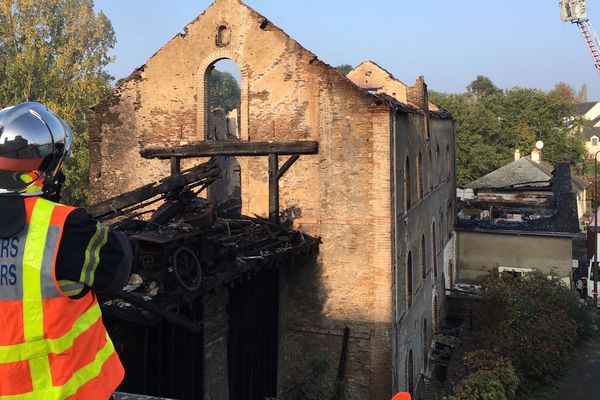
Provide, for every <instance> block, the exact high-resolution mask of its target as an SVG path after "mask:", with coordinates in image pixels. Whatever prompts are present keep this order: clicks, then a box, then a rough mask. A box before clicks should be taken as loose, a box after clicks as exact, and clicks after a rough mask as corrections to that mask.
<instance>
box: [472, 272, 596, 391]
mask: <svg viewBox="0 0 600 400" xmlns="http://www.w3.org/2000/svg"><path fill="white" fill-rule="evenodd" d="M583 313H584V312H582V311H581V308H580V305H579V302H578V300H577V297H576V296H575V294H574V293H572V292H571V291H570V290H569V289H568V288H567V287H566V286H565V285H564V284H563V283H562V282H561V281H560V280H558V279H556V278H552V277H546V276H545V275H543V274H541V273H532V274H528V275H525V276H524V277H522V278H513V277H503V276H496V277H492V278H491V279H489V280H488V282H487V290H486V293H485V295H484V301H483V302H482V304H481V306H480V308H479V310H478V316H479V318H480V320H481V332H480V334H479V340H480V344H481V345H482V346H483V347H484V348H492V349H497V350H498V352H499V353H500V354H501V355H504V356H506V357H508V358H510V360H511V361H512V363H513V365H514V366H515V368H516V370H517V372H518V376H519V378H521V381H527V380H531V381H537V382H547V381H550V380H552V379H553V378H554V377H556V376H557V374H558V372H559V371H560V369H561V367H562V366H563V365H564V363H565V361H566V360H567V357H568V354H569V353H570V350H571V349H572V348H573V346H574V344H575V343H576V341H577V339H578V336H579V335H578V333H579V334H580V335H581V336H579V337H585V335H586V330H587V329H588V328H586V327H585V326H586V324H587V323H588V322H586V321H583V317H582V315H583ZM590 321H591V320H590ZM578 322H579V324H578ZM590 326H591V324H590ZM578 328H580V329H578Z"/></svg>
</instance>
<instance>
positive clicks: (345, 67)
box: [335, 64, 354, 75]
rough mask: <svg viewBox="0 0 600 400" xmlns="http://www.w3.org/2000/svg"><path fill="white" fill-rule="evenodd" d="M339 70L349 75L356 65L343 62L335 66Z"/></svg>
mask: <svg viewBox="0 0 600 400" xmlns="http://www.w3.org/2000/svg"><path fill="white" fill-rule="evenodd" d="M335 69H337V70H338V71H340V72H341V73H342V74H343V75H348V74H349V73H350V71H352V70H353V69H354V67H353V66H352V65H350V64H342V65H338V66H337V67H335Z"/></svg>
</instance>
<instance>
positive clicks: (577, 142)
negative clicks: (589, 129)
mask: <svg viewBox="0 0 600 400" xmlns="http://www.w3.org/2000/svg"><path fill="white" fill-rule="evenodd" d="M567 86H568V85H567ZM557 88H558V89H554V90H552V91H550V92H543V91H541V90H537V89H528V88H519V87H516V88H513V89H510V90H505V91H502V90H500V89H498V88H497V87H496V86H495V85H494V84H493V82H491V81H489V79H488V78H485V77H482V76H479V77H478V78H477V79H476V80H475V81H473V82H472V83H471V84H470V85H469V88H468V90H467V92H466V93H462V94H444V93H436V92H431V93H430V96H429V98H430V100H431V101H433V102H434V103H436V104H438V105H440V106H441V107H443V108H445V109H447V110H448V111H450V112H451V113H452V115H453V117H454V119H455V121H456V123H457V126H456V135H457V142H456V174H457V184H458V185H459V186H463V185H465V184H467V183H468V182H470V181H472V180H474V179H477V178H479V177H481V176H483V175H485V174H487V173H489V172H491V171H493V170H495V169H497V168H500V167H501V166H503V165H505V164H507V163H509V162H511V161H512V159H513V154H514V151H515V148H518V149H520V150H522V154H527V153H528V152H529V150H530V149H531V148H533V146H534V144H535V142H536V141H537V140H539V139H541V140H542V141H543V142H544V144H545V146H544V154H543V159H544V160H545V161H547V162H550V163H554V162H556V161H559V160H569V161H571V163H572V165H579V164H581V160H582V159H583V157H584V155H585V143H584V142H583V138H582V137H581V136H579V135H574V134H573V133H572V131H571V130H569V129H568V128H566V127H565V126H564V125H565V124H564V121H565V119H566V118H568V117H570V116H572V115H573V114H574V112H575V106H574V103H573V98H572V97H571V96H570V94H569V93H567V90H565V89H568V88H566V87H565V84H562V85H561V84H559V85H557Z"/></svg>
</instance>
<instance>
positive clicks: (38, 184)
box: [21, 171, 44, 193]
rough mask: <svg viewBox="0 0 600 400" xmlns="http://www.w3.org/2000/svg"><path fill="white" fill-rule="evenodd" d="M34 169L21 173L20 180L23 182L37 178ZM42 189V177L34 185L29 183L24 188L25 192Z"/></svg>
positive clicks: (29, 181)
mask: <svg viewBox="0 0 600 400" xmlns="http://www.w3.org/2000/svg"><path fill="white" fill-rule="evenodd" d="M38 176H39V175H38V173H37V172H36V171H31V172H26V173H24V174H22V175H21V180H22V181H23V182H25V183H31V182H33V181H35V180H36V179H37V178H38ZM43 189H44V179H40V180H39V181H38V182H36V183H35V185H31V186H29V187H28V188H27V190H25V192H26V193H34V192H41V191H42V190H43Z"/></svg>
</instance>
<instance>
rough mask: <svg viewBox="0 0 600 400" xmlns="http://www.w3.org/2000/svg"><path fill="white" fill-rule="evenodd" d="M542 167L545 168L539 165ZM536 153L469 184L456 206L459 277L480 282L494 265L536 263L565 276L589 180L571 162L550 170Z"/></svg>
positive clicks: (515, 268) (516, 267) (523, 267)
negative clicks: (583, 191)
mask: <svg viewBox="0 0 600 400" xmlns="http://www.w3.org/2000/svg"><path fill="white" fill-rule="evenodd" d="M540 168H543V169H540ZM546 171H547V167H546V166H541V167H540V165H539V159H537V161H536V158H535V156H534V158H533V161H532V158H531V157H529V156H528V157H523V158H520V159H517V160H515V161H514V162H512V163H510V164H507V165H505V166H503V167H501V168H499V169H497V170H495V171H492V172H491V173H489V174H488V175H485V176H483V177H481V178H479V179H477V180H475V181H473V182H471V183H469V184H467V187H468V188H470V189H471V190H472V192H473V193H472V195H469V196H467V198H463V201H461V202H460V203H459V206H458V209H459V211H458V218H457V221H456V263H457V268H458V278H459V280H460V281H461V282H468V283H479V282H481V280H482V279H483V278H484V277H485V276H487V274H488V273H489V272H491V271H492V270H494V269H498V270H499V271H504V270H508V271H512V272H527V271H530V270H533V269H536V270H539V271H542V272H544V273H547V274H554V275H556V276H558V277H559V278H564V279H565V280H566V282H567V283H569V279H570V276H571V267H572V265H573V262H572V258H573V238H576V237H577V236H578V235H579V232H580V229H579V225H578V221H577V202H576V192H577V191H580V190H581V187H583V188H585V187H586V186H587V184H586V182H585V181H583V180H582V179H580V178H578V177H576V176H572V175H571V171H570V165H569V163H568V162H559V163H557V164H556V165H555V167H554V168H553V169H551V170H550V171H549V172H548V173H549V174H550V177H549V176H548V175H547V174H546V173H547V172H546Z"/></svg>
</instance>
